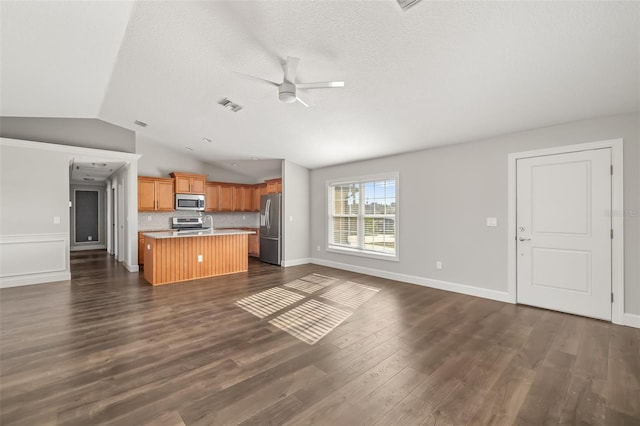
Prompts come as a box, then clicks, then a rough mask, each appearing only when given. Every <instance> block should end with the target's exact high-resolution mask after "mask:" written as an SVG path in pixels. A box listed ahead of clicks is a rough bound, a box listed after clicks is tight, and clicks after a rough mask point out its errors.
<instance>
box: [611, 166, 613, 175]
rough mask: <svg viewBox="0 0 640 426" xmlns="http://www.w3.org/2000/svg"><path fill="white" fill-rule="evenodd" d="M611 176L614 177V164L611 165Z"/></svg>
mask: <svg viewBox="0 0 640 426" xmlns="http://www.w3.org/2000/svg"><path fill="white" fill-rule="evenodd" d="M611 176H613V164H612V165H611Z"/></svg>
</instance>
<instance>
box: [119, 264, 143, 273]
mask: <svg viewBox="0 0 640 426" xmlns="http://www.w3.org/2000/svg"><path fill="white" fill-rule="evenodd" d="M122 264H123V265H124V267H125V269H126V270H127V271H129V272H138V271H140V265H129V264H128V263H127V262H122Z"/></svg>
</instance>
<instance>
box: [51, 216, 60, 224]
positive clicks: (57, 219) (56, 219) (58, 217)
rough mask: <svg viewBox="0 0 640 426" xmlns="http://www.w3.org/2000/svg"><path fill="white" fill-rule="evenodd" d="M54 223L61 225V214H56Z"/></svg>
mask: <svg viewBox="0 0 640 426" xmlns="http://www.w3.org/2000/svg"><path fill="white" fill-rule="evenodd" d="M53 223H54V224H56V225H59V224H60V216H54V217H53Z"/></svg>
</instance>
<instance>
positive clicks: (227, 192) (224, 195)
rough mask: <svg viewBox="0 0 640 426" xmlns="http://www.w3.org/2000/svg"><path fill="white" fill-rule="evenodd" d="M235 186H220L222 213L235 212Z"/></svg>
mask: <svg viewBox="0 0 640 426" xmlns="http://www.w3.org/2000/svg"><path fill="white" fill-rule="evenodd" d="M233 189H234V188H233V186H227V185H222V186H220V211H222V212H230V211H233V192H234V191H233Z"/></svg>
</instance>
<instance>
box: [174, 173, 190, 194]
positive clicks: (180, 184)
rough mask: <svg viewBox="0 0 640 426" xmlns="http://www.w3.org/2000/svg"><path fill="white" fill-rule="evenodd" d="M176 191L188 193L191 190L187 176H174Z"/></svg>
mask: <svg viewBox="0 0 640 426" xmlns="http://www.w3.org/2000/svg"><path fill="white" fill-rule="evenodd" d="M175 181H176V193H177V194H188V193H189V192H191V180H190V179H189V177H188V176H176V177H175Z"/></svg>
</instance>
